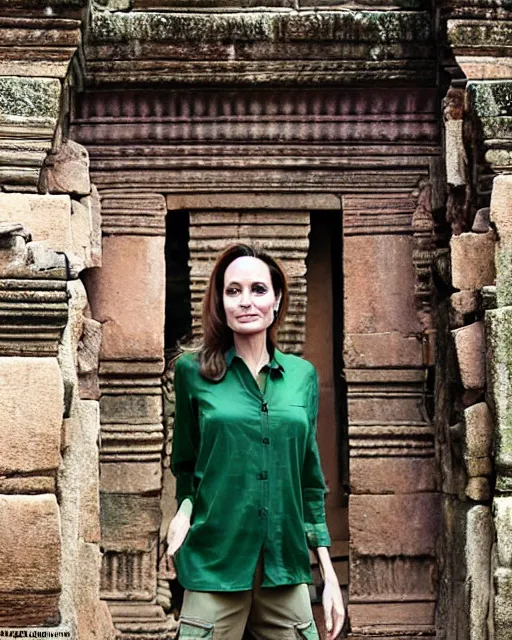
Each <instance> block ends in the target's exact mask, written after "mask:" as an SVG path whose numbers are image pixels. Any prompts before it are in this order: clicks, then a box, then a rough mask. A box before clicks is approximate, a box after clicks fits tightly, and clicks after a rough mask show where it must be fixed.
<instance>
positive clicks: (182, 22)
mask: <svg viewBox="0 0 512 640" xmlns="http://www.w3.org/2000/svg"><path fill="white" fill-rule="evenodd" d="M431 37H432V31H431V16H430V15H429V14H428V13H427V12H423V11H422V12H414V11H410V12H409V11H349V10H347V11H325V12H313V11H304V12H296V11H294V12H287V13H275V12H258V13H257V12H249V13H233V14H191V13H145V12H140V13H108V12H98V11H93V13H92V19H91V23H90V30H89V32H88V38H87V42H88V44H96V45H98V44H113V43H119V44H123V43H126V42H127V41H129V40H136V41H137V42H139V43H141V42H147V41H151V42H165V41H173V42H186V41H192V42H225V41H230V42H235V41H242V42H252V41H263V42H292V41H308V40H310V41H315V42H318V41H321V42H322V41H334V42H347V41H349V42H376V43H381V44H386V43H391V42H429V41H430V40H431Z"/></svg>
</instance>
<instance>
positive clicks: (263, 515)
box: [260, 507, 268, 519]
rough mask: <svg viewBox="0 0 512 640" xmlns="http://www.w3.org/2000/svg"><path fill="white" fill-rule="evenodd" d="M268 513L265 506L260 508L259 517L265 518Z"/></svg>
mask: <svg viewBox="0 0 512 640" xmlns="http://www.w3.org/2000/svg"><path fill="white" fill-rule="evenodd" d="M267 515H268V509H266V508H265V507H264V508H263V509H260V518H263V519H265V518H266V517H267Z"/></svg>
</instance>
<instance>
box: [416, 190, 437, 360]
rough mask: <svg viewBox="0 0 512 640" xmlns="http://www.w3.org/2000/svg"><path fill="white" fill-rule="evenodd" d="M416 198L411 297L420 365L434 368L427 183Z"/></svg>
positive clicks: (432, 240) (431, 231) (433, 249)
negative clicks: (419, 335) (417, 324)
mask: <svg viewBox="0 0 512 640" xmlns="http://www.w3.org/2000/svg"><path fill="white" fill-rule="evenodd" d="M414 196H416V198H417V200H416V208H415V210H414V213H413V216H412V220H411V227H412V231H413V252H412V262H413V264H414V269H415V271H416V284H415V286H414V297H415V300H416V308H417V310H418V319H419V321H420V324H421V328H422V330H423V332H424V344H425V349H424V356H428V357H427V358H425V357H424V362H425V364H426V365H433V364H434V349H433V344H429V342H430V341H431V340H432V336H433V334H432V331H433V330H434V327H433V318H432V299H433V295H434V281H433V267H434V261H435V256H436V242H435V234H434V217H433V215H432V185H431V184H430V183H429V182H427V181H424V180H422V181H420V184H419V185H418V189H417V190H416V191H415V192H414Z"/></svg>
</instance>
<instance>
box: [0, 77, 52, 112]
mask: <svg viewBox="0 0 512 640" xmlns="http://www.w3.org/2000/svg"><path fill="white" fill-rule="evenodd" d="M60 92H61V84H60V82H59V80H57V79H55V78H24V77H19V76H4V77H0V120H10V119H13V118H30V119H37V120H43V121H46V120H51V121H54V120H55V121H56V120H57V118H58V115H59V100H60Z"/></svg>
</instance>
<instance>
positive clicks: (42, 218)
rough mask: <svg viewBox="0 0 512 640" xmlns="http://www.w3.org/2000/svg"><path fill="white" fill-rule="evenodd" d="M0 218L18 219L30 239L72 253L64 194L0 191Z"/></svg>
mask: <svg viewBox="0 0 512 640" xmlns="http://www.w3.org/2000/svg"><path fill="white" fill-rule="evenodd" d="M0 220H2V221H9V222H21V223H22V224H23V225H24V226H25V227H26V228H27V229H28V230H29V231H30V233H31V235H32V240H34V241H38V242H39V241H44V245H45V246H46V247H48V248H50V249H53V250H54V251H65V252H72V250H73V238H72V234H71V201H70V199H69V197H68V196H39V195H34V194H28V193H27V194H21V193H0Z"/></svg>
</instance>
